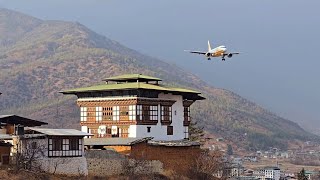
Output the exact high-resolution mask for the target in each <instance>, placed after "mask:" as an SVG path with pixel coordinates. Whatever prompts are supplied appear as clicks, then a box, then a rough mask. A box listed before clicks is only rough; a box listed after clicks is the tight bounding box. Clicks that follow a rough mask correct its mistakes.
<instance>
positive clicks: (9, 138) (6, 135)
mask: <svg viewBox="0 0 320 180" xmlns="http://www.w3.org/2000/svg"><path fill="white" fill-rule="evenodd" d="M0 139H1V140H11V139H12V136H11V135H9V134H0Z"/></svg>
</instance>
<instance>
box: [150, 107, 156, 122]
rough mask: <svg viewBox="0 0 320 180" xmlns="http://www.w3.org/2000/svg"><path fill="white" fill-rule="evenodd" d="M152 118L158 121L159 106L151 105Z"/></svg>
mask: <svg viewBox="0 0 320 180" xmlns="http://www.w3.org/2000/svg"><path fill="white" fill-rule="evenodd" d="M150 120H151V121H158V106H150Z"/></svg>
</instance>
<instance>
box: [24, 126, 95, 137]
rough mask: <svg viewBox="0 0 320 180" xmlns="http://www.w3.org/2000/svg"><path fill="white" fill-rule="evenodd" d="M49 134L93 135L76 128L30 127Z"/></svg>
mask: <svg viewBox="0 0 320 180" xmlns="http://www.w3.org/2000/svg"><path fill="white" fill-rule="evenodd" d="M29 129H30V130H32V131H36V132H39V133H42V134H46V135H49V136H92V134H89V133H85V132H82V131H79V130H76V129H48V128H29Z"/></svg>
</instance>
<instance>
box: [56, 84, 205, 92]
mask: <svg viewBox="0 0 320 180" xmlns="http://www.w3.org/2000/svg"><path fill="white" fill-rule="evenodd" d="M126 89H150V90H158V91H167V92H180V93H194V94H200V92H197V91H194V90H190V89H184V88H173V87H167V86H163V85H155V84H147V83H140V82H133V83H121V84H101V85H96V86H90V87H83V88H76V89H71V90H66V91H62V93H63V94H75V93H79V92H96V91H113V90H126Z"/></svg>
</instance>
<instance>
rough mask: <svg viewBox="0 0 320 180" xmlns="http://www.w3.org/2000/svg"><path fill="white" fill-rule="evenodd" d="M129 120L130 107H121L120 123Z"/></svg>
mask: <svg viewBox="0 0 320 180" xmlns="http://www.w3.org/2000/svg"><path fill="white" fill-rule="evenodd" d="M128 120H129V106H120V121H128Z"/></svg>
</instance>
